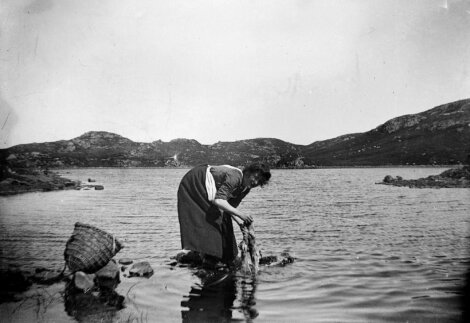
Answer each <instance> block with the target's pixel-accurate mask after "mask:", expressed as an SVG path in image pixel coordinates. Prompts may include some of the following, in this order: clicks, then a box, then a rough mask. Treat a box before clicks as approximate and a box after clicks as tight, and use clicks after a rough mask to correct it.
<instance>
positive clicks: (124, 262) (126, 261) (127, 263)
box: [118, 258, 134, 266]
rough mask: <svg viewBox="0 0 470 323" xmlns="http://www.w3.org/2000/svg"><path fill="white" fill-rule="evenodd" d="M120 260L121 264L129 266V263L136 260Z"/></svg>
mask: <svg viewBox="0 0 470 323" xmlns="http://www.w3.org/2000/svg"><path fill="white" fill-rule="evenodd" d="M118 262H119V264H121V265H126V266H127V265H130V264H132V263H133V262H134V261H133V260H132V259H130V258H121V259H119V261H118Z"/></svg>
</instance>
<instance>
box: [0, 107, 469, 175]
mask: <svg viewBox="0 0 470 323" xmlns="http://www.w3.org/2000/svg"><path fill="white" fill-rule="evenodd" d="M469 142H470V99H467V100H461V101H456V102H453V103H449V104H444V105H441V106H438V107H436V108H433V109H430V110H427V111H424V112H422V113H418V114H413V115H405V116H400V117H397V118H394V119H391V120H389V121H387V122H385V123H384V124H382V125H380V126H378V127H376V128H375V129H372V130H370V131H367V132H364V133H354V134H347V135H343V136H339V137H336V138H333V139H329V140H324V141H317V142H314V143H312V144H310V145H306V146H303V145H295V144H291V143H288V142H285V141H282V140H279V139H275V138H256V139H249V140H239V141H234V142H217V143H215V144H213V145H203V144H201V143H199V142H197V141H196V140H192V139H175V140H172V141H170V142H163V141H161V140H157V141H153V142H151V143H143V142H134V141H132V140H130V139H128V138H125V137H122V136H120V135H117V134H113V133H109V132H104V131H91V132H87V133H85V134H83V135H81V136H80V137H77V138H74V139H71V140H61V141H56V142H47V143H39V144H38V143H33V144H27V145H18V146H14V147H11V148H8V149H2V150H0V161H1V162H3V163H5V164H7V165H9V166H10V167H11V168H31V167H32V168H60V167H181V166H182V167H188V166H194V165H198V164H203V163H209V164H231V165H237V166H239V165H245V164H247V163H249V162H252V161H263V162H265V163H268V164H269V165H270V166H271V167H274V168H304V167H317V166H378V165H415V164H416V165H443V164H446V165H447V164H460V163H462V161H464V160H465V158H466V156H467V154H469V153H470V145H469Z"/></svg>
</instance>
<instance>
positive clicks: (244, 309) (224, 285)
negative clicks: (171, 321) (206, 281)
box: [181, 275, 258, 322]
mask: <svg viewBox="0 0 470 323" xmlns="http://www.w3.org/2000/svg"><path fill="white" fill-rule="evenodd" d="M255 292H256V282H255V281H253V280H245V279H244V278H243V277H238V276H235V275H230V276H229V277H228V278H227V279H225V280H223V281H222V282H220V283H218V284H214V285H209V286H205V285H203V286H202V287H201V286H193V287H192V288H191V291H190V292H189V295H188V296H186V297H184V299H183V301H181V307H182V308H183V309H182V310H181V317H182V321H183V322H228V321H231V320H232V319H234V316H235V317H236V316H237V314H238V315H239V316H240V318H241V317H243V318H244V319H245V320H246V321H247V322H249V321H251V320H252V319H254V318H256V317H257V316H258V311H257V310H256V308H255V307H254V306H255V304H256V302H255ZM234 312H238V313H234Z"/></svg>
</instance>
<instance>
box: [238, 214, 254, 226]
mask: <svg viewBox="0 0 470 323" xmlns="http://www.w3.org/2000/svg"><path fill="white" fill-rule="evenodd" d="M238 217H239V218H240V219H241V220H242V221H243V223H244V224H245V225H247V226H248V225H250V224H251V223H253V217H252V216H251V215H244V214H238Z"/></svg>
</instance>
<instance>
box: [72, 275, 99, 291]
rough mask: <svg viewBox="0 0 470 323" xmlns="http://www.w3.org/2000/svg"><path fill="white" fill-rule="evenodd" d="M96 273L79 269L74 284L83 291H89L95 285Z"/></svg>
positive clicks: (74, 277)
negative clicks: (86, 272) (87, 272)
mask: <svg viewBox="0 0 470 323" xmlns="http://www.w3.org/2000/svg"><path fill="white" fill-rule="evenodd" d="M94 280H95V274H85V273H84V272H82V271H77V272H76V273H75V275H74V276H73V283H74V286H75V287H76V288H77V289H79V290H81V291H83V292H84V293H86V292H88V291H89V290H90V289H92V288H93V287H95V281H94Z"/></svg>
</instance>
